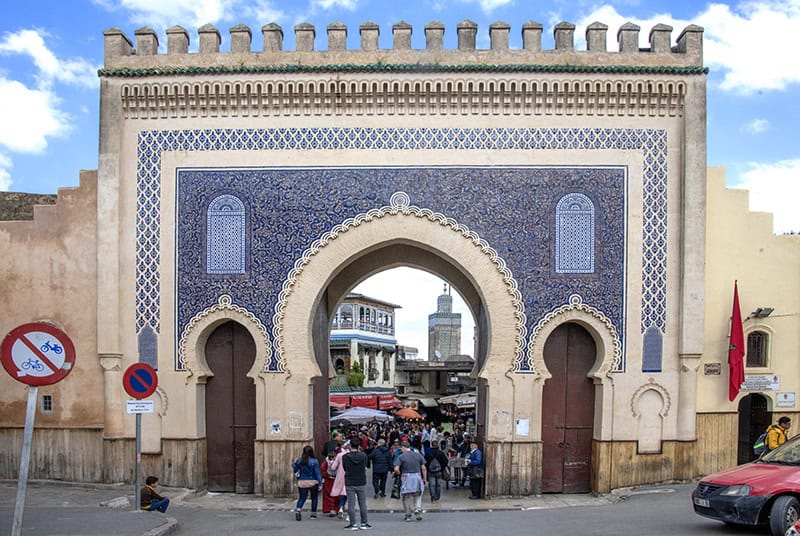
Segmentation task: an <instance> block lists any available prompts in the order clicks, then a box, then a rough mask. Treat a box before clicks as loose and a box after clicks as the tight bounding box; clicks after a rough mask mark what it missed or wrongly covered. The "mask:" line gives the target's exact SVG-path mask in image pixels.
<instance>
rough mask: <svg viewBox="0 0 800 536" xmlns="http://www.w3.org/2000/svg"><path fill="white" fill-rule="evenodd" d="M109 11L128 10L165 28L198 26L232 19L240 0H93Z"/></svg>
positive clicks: (145, 22) (137, 19)
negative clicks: (187, 0)
mask: <svg viewBox="0 0 800 536" xmlns="http://www.w3.org/2000/svg"><path fill="white" fill-rule="evenodd" d="M93 1H94V2H95V4H97V5H99V6H101V7H103V8H105V9H106V10H108V11H118V10H127V11H130V12H131V20H132V21H133V22H134V23H136V24H142V25H146V26H153V27H155V28H156V29H157V30H159V31H160V30H163V29H166V28H169V27H170V26H175V25H176V24H180V25H181V26H186V27H187V28H191V29H196V28H199V27H200V26H203V25H204V24H207V23H216V22H219V21H222V20H229V19H230V17H231V16H232V15H233V10H234V8H235V7H236V4H238V3H239V2H238V1H237V0H194V1H192V2H186V1H185V0H93Z"/></svg>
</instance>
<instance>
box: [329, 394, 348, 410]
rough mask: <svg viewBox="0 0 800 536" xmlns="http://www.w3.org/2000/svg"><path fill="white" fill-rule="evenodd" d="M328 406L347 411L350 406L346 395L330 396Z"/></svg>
mask: <svg viewBox="0 0 800 536" xmlns="http://www.w3.org/2000/svg"><path fill="white" fill-rule="evenodd" d="M328 404H329V405H330V407H332V408H336V409H347V408H348V407H349V406H350V397H349V396H347V395H330V396H329V397H328Z"/></svg>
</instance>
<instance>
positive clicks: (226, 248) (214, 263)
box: [206, 194, 246, 274]
mask: <svg viewBox="0 0 800 536" xmlns="http://www.w3.org/2000/svg"><path fill="white" fill-rule="evenodd" d="M245 228H246V220H245V210H244V204H243V203H242V202H241V200H239V198H237V197H236V196H233V195H229V194H224V195H221V196H219V197H217V198H216V199H213V200H212V201H211V204H210V205H209V206H208V212H207V217H206V273H208V274H243V273H244V271H245V249H246V247H245V246H246V243H245Z"/></svg>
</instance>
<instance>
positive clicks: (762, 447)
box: [753, 426, 772, 456]
mask: <svg viewBox="0 0 800 536" xmlns="http://www.w3.org/2000/svg"><path fill="white" fill-rule="evenodd" d="M770 428H772V426H769V427H768V428H767V431H766V432H764V433H763V434H761V435H760V436H758V439H756V442H755V443H753V452H755V453H756V454H758V455H759V456H761V455H762V454H765V453H767V452H769V445H767V433H769V430H770Z"/></svg>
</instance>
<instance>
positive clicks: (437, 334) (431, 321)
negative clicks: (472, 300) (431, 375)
mask: <svg viewBox="0 0 800 536" xmlns="http://www.w3.org/2000/svg"><path fill="white" fill-rule="evenodd" d="M460 353H461V313H454V312H453V296H452V295H451V288H450V286H449V285H448V284H447V283H445V285H444V290H443V291H442V294H440V295H439V297H438V298H437V299H436V312H435V313H433V314H431V315H428V360H429V361H440V360H444V359H447V358H448V357H449V356H451V355H455V354H460Z"/></svg>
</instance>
